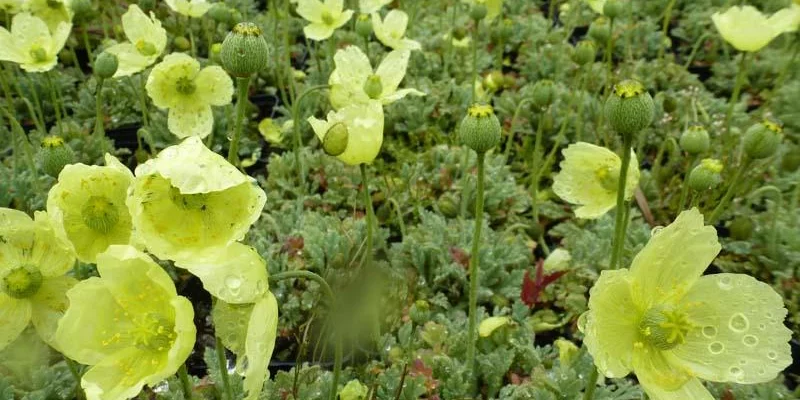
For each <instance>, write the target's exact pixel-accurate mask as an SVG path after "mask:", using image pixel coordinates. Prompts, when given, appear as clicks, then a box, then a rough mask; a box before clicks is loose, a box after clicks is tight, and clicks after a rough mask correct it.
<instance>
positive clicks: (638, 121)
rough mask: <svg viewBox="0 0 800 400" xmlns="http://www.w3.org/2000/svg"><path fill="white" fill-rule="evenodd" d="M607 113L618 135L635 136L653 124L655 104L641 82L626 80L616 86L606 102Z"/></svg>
mask: <svg viewBox="0 0 800 400" xmlns="http://www.w3.org/2000/svg"><path fill="white" fill-rule="evenodd" d="M605 113H606V118H607V119H608V122H609V123H610V124H611V127H612V128H614V130H615V131H616V132H617V133H619V134H620V135H623V136H624V135H633V134H636V133H639V131H641V130H642V129H644V128H646V127H647V126H648V125H650V123H651V122H653V116H654V115H655V104H653V98H652V97H651V96H650V93H647V90H645V88H644V86H643V85H642V84H641V83H640V82H638V81H635V80H625V81H622V82H620V83H618V84H616V85H615V86H614V90H613V93H611V96H609V97H608V100H607V101H606V105H605Z"/></svg>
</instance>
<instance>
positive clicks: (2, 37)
mask: <svg viewBox="0 0 800 400" xmlns="http://www.w3.org/2000/svg"><path fill="white" fill-rule="evenodd" d="M71 29H72V24H71V23H67V22H62V23H60V24H58V26H57V27H56V28H55V30H54V31H53V33H52V34H51V33H50V29H49V28H48V27H47V24H45V22H44V21H42V20H41V19H40V18H37V17H35V16H33V15H31V14H29V13H27V12H23V13H19V14H17V15H15V16H14V19H13V20H11V32H9V31H8V30H6V29H5V28H3V27H0V61H11V62H13V63H16V64H19V66H20V67H21V68H22V69H24V70H25V71H28V72H46V71H49V70H51V69H53V67H55V65H56V64H57V63H58V52H60V51H61V49H62V48H63V47H64V43H66V42H67V38H68V37H69V33H70V30H71Z"/></svg>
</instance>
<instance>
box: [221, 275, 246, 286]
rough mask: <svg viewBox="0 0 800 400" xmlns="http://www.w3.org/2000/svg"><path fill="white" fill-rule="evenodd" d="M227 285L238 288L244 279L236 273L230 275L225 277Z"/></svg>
mask: <svg viewBox="0 0 800 400" xmlns="http://www.w3.org/2000/svg"><path fill="white" fill-rule="evenodd" d="M225 285H226V286H228V287H229V288H231V289H238V288H240V287H242V279H241V278H239V277H238V276H235V275H228V276H227V277H226V278H225Z"/></svg>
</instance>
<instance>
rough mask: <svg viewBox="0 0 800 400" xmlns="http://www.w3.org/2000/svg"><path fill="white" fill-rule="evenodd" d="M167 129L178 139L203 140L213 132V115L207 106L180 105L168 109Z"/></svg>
mask: <svg viewBox="0 0 800 400" xmlns="http://www.w3.org/2000/svg"><path fill="white" fill-rule="evenodd" d="M167 128H168V129H169V131H170V132H172V134H174V135H175V136H177V137H179V138H186V137H196V138H199V139H203V138H205V137H207V136H208V135H210V134H211V132H212V131H213V130H214V113H213V112H212V111H211V107H210V106H208V105H204V104H201V105H188V104H187V105H181V106H177V107H173V108H170V109H169V114H168V116H167Z"/></svg>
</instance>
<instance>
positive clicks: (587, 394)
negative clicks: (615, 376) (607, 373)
mask: <svg viewBox="0 0 800 400" xmlns="http://www.w3.org/2000/svg"><path fill="white" fill-rule="evenodd" d="M599 376H600V373H599V372H597V368H595V366H592V371H591V372H589V376H588V377H587V378H586V389H585V390H584V391H583V400H592V399H594V389H595V388H596V387H597V378H598V377H599Z"/></svg>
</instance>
